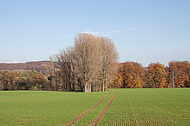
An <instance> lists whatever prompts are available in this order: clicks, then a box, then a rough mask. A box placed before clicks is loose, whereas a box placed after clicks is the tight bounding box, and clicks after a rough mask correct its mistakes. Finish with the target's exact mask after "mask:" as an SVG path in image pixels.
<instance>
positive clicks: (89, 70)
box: [74, 34, 101, 92]
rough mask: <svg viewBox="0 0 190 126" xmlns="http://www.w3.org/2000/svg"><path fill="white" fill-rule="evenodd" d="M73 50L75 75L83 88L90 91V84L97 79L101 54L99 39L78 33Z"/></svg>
mask: <svg viewBox="0 0 190 126" xmlns="http://www.w3.org/2000/svg"><path fill="white" fill-rule="evenodd" d="M74 50H75V55H76V57H75V66H76V69H77V75H78V77H79V78H80V80H81V82H82V83H83V86H84V87H83V90H85V92H91V86H92V85H93V84H94V82H95V81H96V80H97V79H98V77H97V75H98V72H99V65H100V60H99V59H100V56H101V55H100V46H99V40H98V39H97V38H96V37H95V36H93V35H91V34H78V35H77V36H76V37H75V46H74Z"/></svg>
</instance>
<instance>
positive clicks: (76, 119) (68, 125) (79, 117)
mask: <svg viewBox="0 0 190 126" xmlns="http://www.w3.org/2000/svg"><path fill="white" fill-rule="evenodd" d="M110 94H111V92H110V93H109V94H108V95H106V96H105V97H104V98H102V99H101V100H100V101H99V102H98V103H97V104H96V105H95V106H93V107H92V108H90V109H89V110H87V111H86V112H84V113H83V114H82V115H80V116H78V117H77V118H75V119H74V120H73V121H71V122H70V123H68V124H67V126H71V125H72V124H74V123H75V122H76V121H78V120H79V119H81V118H82V117H83V116H85V115H86V114H87V113H89V112H90V111H91V110H92V109H94V108H95V107H96V106H98V105H99V104H100V103H101V102H102V101H103V100H104V99H105V98H106V97H108V96H109V95H110Z"/></svg>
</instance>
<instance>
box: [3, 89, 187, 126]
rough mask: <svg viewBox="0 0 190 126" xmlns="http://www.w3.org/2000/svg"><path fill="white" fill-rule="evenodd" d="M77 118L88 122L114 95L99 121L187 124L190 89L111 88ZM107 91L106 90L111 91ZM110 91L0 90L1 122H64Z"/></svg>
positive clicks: (51, 125)
mask: <svg viewBox="0 0 190 126" xmlns="http://www.w3.org/2000/svg"><path fill="white" fill-rule="evenodd" d="M110 91H111V92H112V93H111V94H110V95H109V96H108V97H107V98H106V99H105V100H104V101H103V102H102V103H100V105H98V106H97V107H96V108H95V109H93V110H92V111H90V112H89V113H88V114H87V115H86V116H84V117H83V118H81V119H80V120H79V121H77V122H76V123H75V124H74V126H77V125H82V126H85V125H90V124H91V123H92V122H93V120H94V119H95V118H96V117H97V116H98V114H99V113H100V112H101V111H102V110H103V109H104V108H105V106H106V105H107V104H108V102H109V100H110V99H111V98H112V97H113V95H114V92H115V91H116V92H117V94H116V97H115V99H114V100H113V102H112V104H111V106H110V108H109V109H108V110H107V111H106V113H105V114H104V116H103V118H102V120H100V122H99V123H98V125H101V126H102V125H137V126H138V125H139V126H140V125H187V126H188V125H189V124H190V89H187V88H186V89H111V90H110ZM110 91H109V92H110ZM109 92H93V93H82V92H58V91H0V125H2V126H6V125H10V126H15V125H21V126H22V125H24V126H25V125H29V126H31V125H35V126H41V125H45V126H59V125H66V124H68V123H69V122H70V121H72V120H73V119H75V118H76V117H78V116H79V115H81V114H82V113H84V112H85V111H87V110H88V109H90V108H91V107H93V106H94V105H95V104H96V103H97V102H98V101H100V100H101V99H102V98H103V97H105V96H106V95H107V94H108V93H109Z"/></svg>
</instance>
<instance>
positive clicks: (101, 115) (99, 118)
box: [91, 92, 116, 126]
mask: <svg viewBox="0 0 190 126" xmlns="http://www.w3.org/2000/svg"><path fill="white" fill-rule="evenodd" d="M115 96H116V92H115V94H114V96H113V97H112V99H111V100H110V101H109V103H108V104H107V106H106V107H105V108H104V110H102V112H101V113H100V114H99V115H98V116H97V117H96V119H95V120H94V121H93V123H92V124H91V126H96V124H97V123H98V122H99V121H100V120H101V119H102V117H103V115H104V114H105V112H106V111H107V109H108V108H109V107H110V105H111V103H112V101H113V99H114V98H115Z"/></svg>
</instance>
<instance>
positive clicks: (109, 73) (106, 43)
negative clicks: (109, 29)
mask: <svg viewBox="0 0 190 126" xmlns="http://www.w3.org/2000/svg"><path fill="white" fill-rule="evenodd" d="M100 47H101V77H102V86H103V87H102V90H103V91H104V88H105V87H106V90H107V84H108V82H109V80H113V79H114V75H115V74H116V72H117V69H118V67H117V64H118V53H117V50H116V48H115V46H114V43H113V41H112V40H111V39H109V38H104V37H100ZM104 86H105V87H104Z"/></svg>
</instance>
